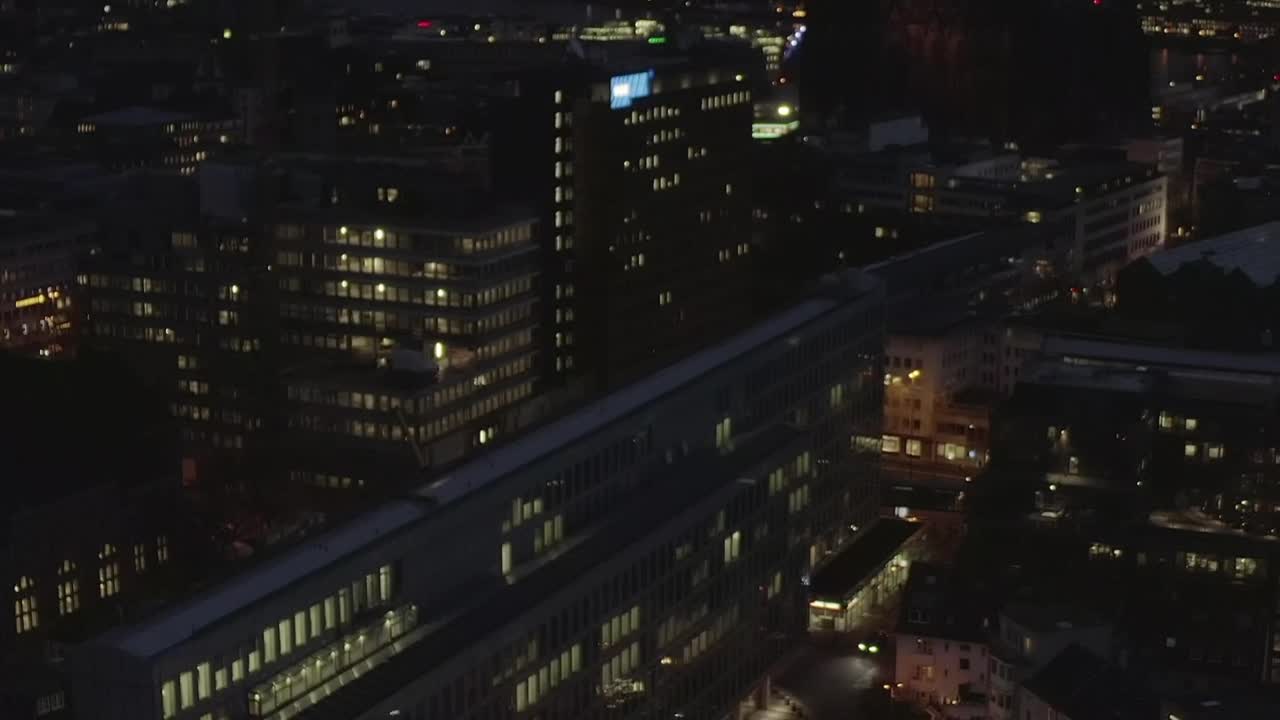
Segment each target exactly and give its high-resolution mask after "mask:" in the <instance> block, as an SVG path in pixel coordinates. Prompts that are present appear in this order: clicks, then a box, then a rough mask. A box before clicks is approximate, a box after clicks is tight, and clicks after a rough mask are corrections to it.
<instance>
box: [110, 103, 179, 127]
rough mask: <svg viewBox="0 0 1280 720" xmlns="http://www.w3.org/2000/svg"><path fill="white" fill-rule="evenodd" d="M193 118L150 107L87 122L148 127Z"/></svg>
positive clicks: (119, 112) (133, 108) (129, 110)
mask: <svg viewBox="0 0 1280 720" xmlns="http://www.w3.org/2000/svg"><path fill="white" fill-rule="evenodd" d="M193 118H194V116H193V115H189V114H187V113H178V112H171V111H168V110H160V109H157V108H150V107H128V108H123V109H120V110H112V111H110V112H104V113H99V114H97V115H91V116H89V117H87V118H85V122H91V123H94V124H95V125H104V126H115V127H147V126H151V125H164V124H166V123H177V122H184V121H187V120H191V119H193Z"/></svg>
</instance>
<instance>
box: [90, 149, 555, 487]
mask: <svg viewBox="0 0 1280 720" xmlns="http://www.w3.org/2000/svg"><path fill="white" fill-rule="evenodd" d="M445 155H448V151H446V153H445ZM450 157H451V156H449V157H445V158H444V159H440V158H431V157H419V158H416V159H414V158H409V157H405V158H397V159H391V158H378V157H372V156H362V157H361V158H360V159H358V160H351V159H346V158H339V157H333V156H320V155H314V156H311V155H294V156H289V155H277V156H273V157H270V158H254V157H247V158H243V159H237V160H234V161H219V162H211V163H210V164H208V165H207V166H206V167H205V168H204V169H203V170H202V172H201V175H200V177H199V179H198V182H195V181H187V182H185V183H184V182H181V181H180V182H177V183H172V182H170V183H168V184H169V186H170V187H169V188H168V190H167V192H168V194H169V195H171V196H173V201H172V204H171V206H172V207H174V208H175V209H176V213H175V214H177V215H178V217H175V218H172V219H169V220H164V219H163V218H161V219H159V220H158V221H157V222H154V223H152V224H151V226H150V227H148V226H146V225H143V226H142V228H143V229H141V230H140V229H139V223H137V222H136V220H135V219H134V218H132V217H126V218H123V219H121V221H120V222H119V224H112V225H110V226H109V227H108V229H107V230H106V231H105V232H104V233H103V236H102V239H101V244H102V247H101V249H100V250H99V251H97V252H95V253H94V254H93V255H92V256H91V258H90V261H89V262H88V263H87V266H86V270H85V272H84V273H82V279H83V281H84V286H85V290H86V292H87V294H88V296H89V308H88V319H87V327H88V328H89V331H90V336H91V339H92V342H93V343H94V344H95V345H100V346H105V347H109V348H112V349H113V350H114V351H116V352H119V353H122V354H124V355H126V356H128V357H130V358H131V359H132V360H133V361H134V362H135V363H137V365H138V366H139V367H141V368H146V369H147V372H148V374H149V375H150V376H151V377H152V378H154V379H155V381H156V382H157V383H159V384H162V385H164V386H166V388H167V392H168V393H170V395H171V397H172V402H171V412H172V414H173V415H174V416H175V417H176V418H178V419H179V422H180V424H181V426H182V428H183V433H184V438H185V440H186V443H187V448H188V451H189V452H188V453H187V463H186V465H185V479H186V481H187V482H188V483H189V484H192V485H204V484H206V483H207V482H212V483H214V484H220V483H225V482H227V481H228V480H229V479H232V478H234V481H235V482H238V483H246V482H247V483H249V484H260V485H262V486H264V487H265V486H271V487H274V488H275V491H280V492H285V493H292V494H291V495H289V497H292V498H294V500H293V501H291V502H296V498H297V497H298V494H297V493H299V492H304V493H306V494H309V495H312V496H315V499H316V502H318V503H320V504H321V505H326V506H327V505H328V504H330V503H336V504H337V505H339V506H341V505H343V504H345V503H347V501H348V500H349V499H350V497H351V496H353V495H363V494H367V493H375V494H376V493H383V492H388V491H392V490H394V489H395V488H397V487H399V486H400V485H402V484H404V483H408V482H412V481H413V480H414V479H415V478H416V477H417V474H418V473H419V472H420V471H421V470H422V468H424V467H434V466H440V465H444V464H448V463H451V462H456V461H457V460H459V459H461V458H463V457H465V456H467V455H468V454H470V453H472V452H473V451H476V450H478V449H479V448H481V447H482V446H484V445H487V444H489V443H491V442H495V441H497V440H498V439H499V438H502V437H504V436H506V435H507V434H508V433H511V432H514V431H515V430H516V429H517V428H518V427H520V426H522V425H524V424H527V423H528V422H530V421H531V419H533V418H534V417H535V416H534V415H533V414H531V413H530V412H529V411H528V408H527V407H525V406H527V405H528V400H529V399H530V398H531V397H532V395H533V392H534V385H535V378H536V373H537V372H538V371H539V365H538V353H537V347H538V346H537V334H536V331H537V326H538V317H537V315H536V308H535V303H536V300H537V287H536V283H537V280H538V275H539V273H538V263H537V260H538V257H537V252H536V250H537V247H536V245H535V243H534V232H535V220H534V219H533V218H532V217H530V216H529V215H528V214H527V213H525V212H523V211H521V210H518V209H511V208H504V207H497V206H494V205H493V204H492V202H491V200H490V199H489V197H488V195H487V194H486V192H485V189H484V187H483V179H482V178H481V179H479V180H477V179H476V178H474V177H471V176H469V175H465V174H464V175H459V174H457V173H453V172H450V171H448V170H446V169H445V168H444V166H445V165H446V164H447V161H448V160H449V159H450ZM197 196H198V197H197ZM193 205H194V206H198V209H195V208H192V206H193ZM184 209H190V212H189V213H188V214H186V215H182V214H181V213H182V212H183V211H184ZM160 215H161V216H163V213H161V214H160ZM197 218H198V219H197ZM129 238H132V239H131V240H130V239H129ZM234 468H240V469H238V470H233V469H234ZM249 473H254V474H253V475H249ZM228 476H231V478H229V477H228Z"/></svg>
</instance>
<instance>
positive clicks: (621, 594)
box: [73, 274, 883, 720]
mask: <svg viewBox="0 0 1280 720" xmlns="http://www.w3.org/2000/svg"><path fill="white" fill-rule="evenodd" d="M881 298H882V295H881V291H880V290H879V286H878V285H876V284H874V283H872V282H871V281H870V280H869V279H868V278H866V276H861V275H855V274H850V275H849V276H846V277H843V278H842V279H840V280H839V281H836V282H834V283H833V284H831V285H828V286H825V287H824V289H823V290H822V291H821V292H819V293H818V294H816V295H815V296H814V297H812V298H811V299H809V300H807V301H805V302H803V303H801V304H799V305H797V306H795V307H792V308H790V309H788V310H786V311H785V312H783V313H781V314H780V315H777V316H775V317H773V318H770V319H769V320H767V321H765V322H764V323H761V324H759V325H756V326H753V327H751V328H750V329H748V330H746V331H745V332H743V333H741V334H738V335H736V336H734V337H732V338H730V339H728V340H727V341H725V342H723V343H721V344H718V345H716V346H713V347H710V348H708V349H706V350H703V351H701V352H699V353H697V354H694V355H692V356H690V357H688V358H686V359H684V360H682V361H680V362H678V363H676V364H674V365H671V366H669V367H667V368H665V369H663V370H662V371H660V372H658V373H656V374H654V375H652V376H649V377H647V378H645V379H644V380H642V381H640V382H638V383H636V384H633V385H630V386H627V387H625V388H622V389H620V390H618V391H616V392H614V393H612V394H609V395H607V396H605V397H603V398H601V399H600V400H598V401H596V402H593V403H591V404H590V405H588V406H586V407H584V408H583V409H581V410H580V411H578V412H575V413H573V414H570V415H568V416H565V417H563V418H562V419H560V420H558V421H556V422H554V423H551V424H549V425H545V426H543V427H541V428H539V429H536V430H534V431H532V432H530V433H528V434H526V435H523V436H521V437H520V438H517V439H515V440H513V441H511V442H509V443H507V444H505V445H503V446H501V447H498V448H496V449H495V450H493V451H492V452H491V453H490V454H488V455H487V456H486V457H483V458H479V459H477V460H474V461H470V462H468V463H465V464H462V465H460V466H458V467H457V468H455V469H453V470H451V471H446V472H444V473H442V474H440V475H439V476H437V477H436V478H435V479H434V480H433V481H432V482H430V483H429V484H427V485H426V486H424V487H422V488H420V489H419V490H418V491H417V492H416V493H415V494H413V495H411V496H410V497H409V499H405V500H400V501H395V502H392V503H389V504H386V505H384V506H382V507H380V508H379V509H377V510H375V511H372V512H370V513H367V514H365V515H363V516H361V517H359V518H357V519H356V520H354V521H353V522H351V523H349V524H347V525H344V526H341V527H339V528H336V529H335V530H333V531H332V532H330V533H328V534H325V535H323V536H317V537H315V538H313V539H311V540H308V541H306V542H305V543H304V544H302V545H301V546H299V547H296V548H293V549H291V550H288V551H286V552H284V553H283V554H281V555H279V556H278V557H276V558H274V559H271V560H268V561H266V562H264V563H262V564H261V565H259V566H258V567H256V568H253V569H251V570H248V571H247V572H245V573H244V574H242V575H240V576H239V577H236V578H234V579H232V580H230V581H229V582H227V583H224V584H222V585H219V586H217V587H215V588H211V589H210V590H209V591H208V592H207V593H205V594H204V595H202V596H201V597H200V598H196V599H193V600H191V601H189V602H186V603H183V604H180V605H177V606H174V607H173V608H171V609H169V610H167V611H165V612H163V613H161V614H160V615H158V616H156V617H155V618H152V619H149V620H146V621H144V622H142V623H138V624H135V625H133V626H131V627H128V628H124V629H122V630H120V631H118V632H113V633H111V634H108V635H106V636H103V637H101V638H99V639H98V640H96V641H95V642H93V643H91V644H89V645H86V646H84V647H83V648H81V649H80V652H79V653H78V654H77V656H76V658H74V660H73V663H74V665H73V666H74V668H75V676H76V679H77V682H76V688H77V693H80V695H78V697H77V701H78V706H79V707H83V708H85V710H86V713H87V714H86V715H85V717H89V718H116V717H120V718H124V717H128V718H131V719H139V718H157V719H160V720H166V719H170V718H175V719H176V718H184V719H185V718H193V719H196V720H198V719H200V718H247V717H255V718H293V717H302V718H327V717H334V718H338V717H341V718H344V719H350V718H374V717H379V718H381V717H388V716H403V717H412V718H437V719H440V718H453V717H463V716H467V717H484V718H516V717H546V718H549V717H558V718H594V717H601V718H603V717H641V716H646V717H647V716H650V715H652V714H655V713H656V714H662V715H664V716H666V717H671V716H673V715H676V714H682V715H683V716H684V717H687V718H719V717H722V716H723V715H725V714H726V713H729V712H732V711H733V709H734V708H735V707H736V706H737V703H738V702H739V700H741V699H743V698H746V697H748V696H749V695H750V693H751V692H752V690H753V689H755V688H757V687H758V686H759V684H760V683H761V682H762V680H763V678H764V677H765V675H766V674H767V671H768V668H769V667H770V665H771V664H772V663H773V662H774V661H776V660H777V659H778V658H779V657H781V655H782V653H783V652H785V650H786V649H787V648H788V647H790V646H791V643H792V642H794V641H796V640H797V639H798V638H799V636H800V634H802V633H803V630H804V627H805V620H806V612H805V611H806V605H807V602H808V598H807V593H806V591H805V583H806V579H807V578H808V577H809V575H810V574H811V573H812V572H813V571H814V569H815V568H817V567H820V566H821V564H822V562H823V560H824V559H825V558H826V557H828V555H829V554H830V553H831V552H832V551H834V550H835V549H836V548H837V547H840V546H842V545H843V544H844V543H845V542H847V541H848V540H849V539H850V536H851V535H852V534H853V533H852V532H851V530H850V528H851V526H854V527H858V526H860V527H866V526H867V525H868V524H869V521H870V520H871V519H873V518H874V516H875V515H876V512H877V487H876V486H877V483H876V480H875V476H874V458H875V453H874V452H871V453H866V452H863V453H859V452H856V451H855V446H854V445H853V443H852V441H851V438H852V437H853V436H854V435H857V434H872V433H874V432H876V428H878V427H879V423H880V406H881V393H882V388H883V384H882V382H881V378H880V367H879V365H880V363H879V352H880V349H879V348H880V344H881V342H882V332H883V330H882V305H881V303H882V300H881Z"/></svg>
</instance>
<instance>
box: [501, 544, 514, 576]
mask: <svg viewBox="0 0 1280 720" xmlns="http://www.w3.org/2000/svg"><path fill="white" fill-rule="evenodd" d="M511 567H512V557H511V543H509V542H506V543H502V574H503V575H510V574H511Z"/></svg>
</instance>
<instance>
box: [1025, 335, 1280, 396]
mask: <svg viewBox="0 0 1280 720" xmlns="http://www.w3.org/2000/svg"><path fill="white" fill-rule="evenodd" d="M1042 352H1043V354H1044V355H1045V356H1046V357H1055V358H1064V359H1066V360H1067V361H1068V362H1074V363H1075V364H1080V365H1106V364H1110V365H1113V366H1125V367H1133V368H1160V369H1163V370H1166V371H1170V372H1174V373H1176V372H1179V371H1194V372H1196V373H1203V374H1206V375H1207V374H1208V373H1212V372H1218V373H1227V374H1231V375H1237V376H1239V375H1253V376H1256V377H1257V379H1258V380H1259V381H1260V382H1263V383H1264V384H1268V383H1270V382H1273V381H1274V379H1275V378H1277V377H1280V353H1230V352H1219V351H1213V350H1190V349H1186V348H1179V347H1170V346H1168V345H1144V344H1139V343H1130V342H1114V341H1111V340H1108V339H1105V338H1091V337H1079V336H1066V335H1053V336H1049V337H1046V338H1045V340H1044V344H1043V346H1042Z"/></svg>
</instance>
